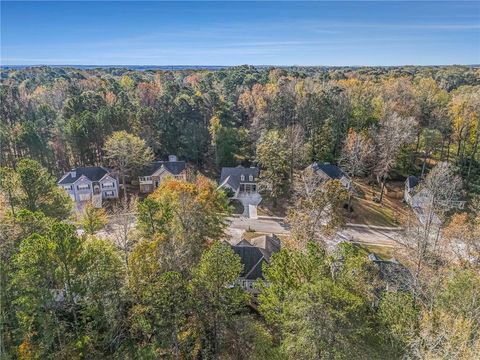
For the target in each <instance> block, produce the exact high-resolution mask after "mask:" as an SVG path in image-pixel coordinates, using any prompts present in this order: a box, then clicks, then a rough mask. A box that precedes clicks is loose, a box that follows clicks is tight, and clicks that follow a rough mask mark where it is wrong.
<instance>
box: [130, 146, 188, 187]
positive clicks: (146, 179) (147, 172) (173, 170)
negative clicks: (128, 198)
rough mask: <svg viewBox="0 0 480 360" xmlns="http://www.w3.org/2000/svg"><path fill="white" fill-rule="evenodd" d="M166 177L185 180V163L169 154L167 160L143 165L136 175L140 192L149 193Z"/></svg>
mask: <svg viewBox="0 0 480 360" xmlns="http://www.w3.org/2000/svg"><path fill="white" fill-rule="evenodd" d="M167 178H174V179H181V180H186V178H187V175H186V163H185V161H178V160H177V157H176V156H175V155H170V156H169V157H168V161H155V162H153V163H151V164H150V165H148V166H145V167H144V168H143V170H142V171H141V174H140V176H139V177H138V183H139V185H140V192H141V193H144V194H146V193H151V192H153V191H154V190H155V189H156V188H157V187H159V186H160V184H161V183H162V181H164V180H165V179H167Z"/></svg>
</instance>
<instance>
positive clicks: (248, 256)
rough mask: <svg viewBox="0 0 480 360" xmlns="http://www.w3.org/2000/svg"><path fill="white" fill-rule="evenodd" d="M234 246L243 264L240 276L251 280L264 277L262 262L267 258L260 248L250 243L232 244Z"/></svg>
mask: <svg viewBox="0 0 480 360" xmlns="http://www.w3.org/2000/svg"><path fill="white" fill-rule="evenodd" d="M232 248H233V251H234V252H235V254H237V255H238V256H240V260H241V262H242V264H243V270H242V272H241V274H240V277H243V278H245V279H249V280H256V279H259V278H263V274H262V263H263V261H265V258H264V256H263V253H262V252H261V251H260V249H258V248H256V247H254V246H248V245H247V246H245V245H240V246H238V245H235V246H232Z"/></svg>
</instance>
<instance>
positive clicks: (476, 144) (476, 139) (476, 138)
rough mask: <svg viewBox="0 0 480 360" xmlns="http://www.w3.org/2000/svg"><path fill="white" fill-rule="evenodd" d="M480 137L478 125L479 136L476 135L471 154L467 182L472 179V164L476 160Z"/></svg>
mask: <svg viewBox="0 0 480 360" xmlns="http://www.w3.org/2000/svg"><path fill="white" fill-rule="evenodd" d="M479 125H480V123H479ZM479 139H480V129H479V126H477V136H476V137H475V143H474V145H473V149H472V154H471V155H470V162H469V164H468V172H467V184H468V183H469V180H470V172H471V170H472V164H473V162H474V161H475V156H476V155H477V150H478V141H479Z"/></svg>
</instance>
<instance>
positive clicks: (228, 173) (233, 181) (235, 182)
mask: <svg viewBox="0 0 480 360" xmlns="http://www.w3.org/2000/svg"><path fill="white" fill-rule="evenodd" d="M259 173H260V169H259V168H258V167H243V166H237V167H224V168H222V173H221V175H220V185H225V184H228V185H229V186H230V187H231V188H232V189H234V190H237V189H238V188H239V186H240V181H241V180H240V177H241V176H242V175H244V176H245V180H243V181H242V182H244V183H249V182H251V183H254V182H255V181H256V179H257V177H258V174H259ZM250 175H253V177H254V180H253V182H252V181H250V180H249V176H250Z"/></svg>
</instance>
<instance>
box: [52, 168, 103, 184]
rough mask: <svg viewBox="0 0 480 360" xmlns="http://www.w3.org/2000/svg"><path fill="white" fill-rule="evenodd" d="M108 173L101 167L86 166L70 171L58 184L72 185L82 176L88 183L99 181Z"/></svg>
mask: <svg viewBox="0 0 480 360" xmlns="http://www.w3.org/2000/svg"><path fill="white" fill-rule="evenodd" d="M72 172H74V173H75V177H73V176H72ZM109 172H110V170H109V169H106V168H104V167H102V166H86V167H78V168H76V169H72V170H71V171H69V172H68V173H66V174H65V175H64V176H63V177H62V178H61V179H60V180H59V181H58V184H61V185H64V184H73V183H75V182H76V181H78V180H79V179H80V178H81V177H82V176H84V177H85V178H87V179H88V180H90V181H99V180H100V179H102V178H103V177H104V176H105V175H106V174H108V173H109Z"/></svg>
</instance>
